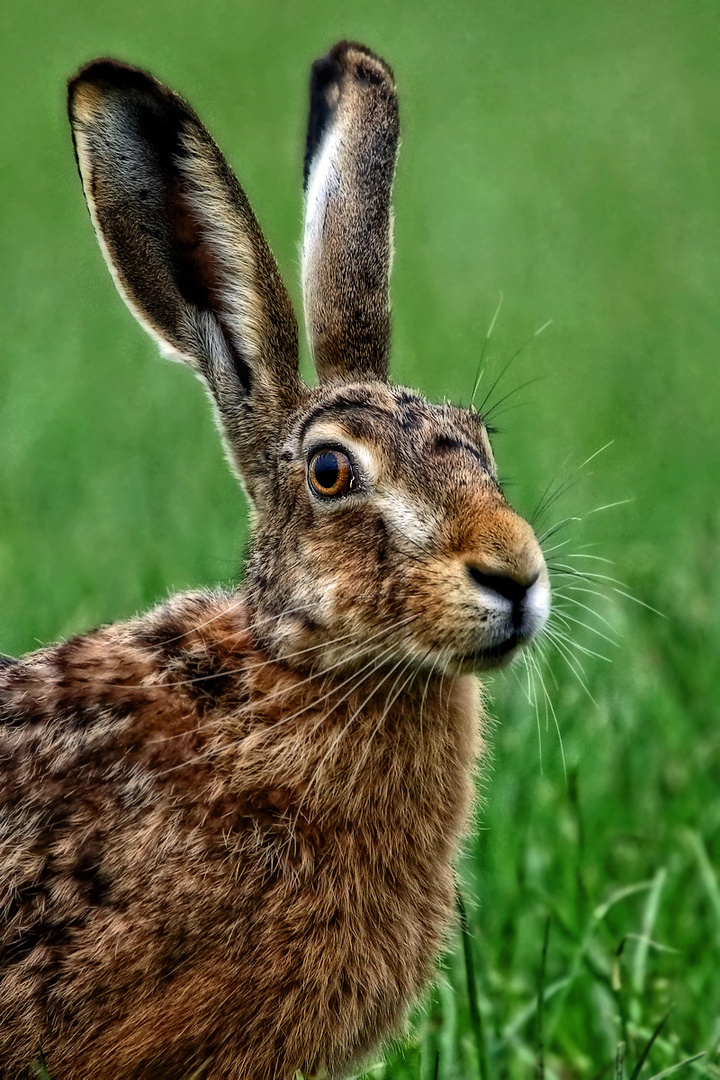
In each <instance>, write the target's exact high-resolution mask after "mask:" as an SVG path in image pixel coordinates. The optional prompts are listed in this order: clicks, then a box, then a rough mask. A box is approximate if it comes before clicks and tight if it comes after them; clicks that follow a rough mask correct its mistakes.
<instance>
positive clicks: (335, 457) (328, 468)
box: [308, 450, 353, 499]
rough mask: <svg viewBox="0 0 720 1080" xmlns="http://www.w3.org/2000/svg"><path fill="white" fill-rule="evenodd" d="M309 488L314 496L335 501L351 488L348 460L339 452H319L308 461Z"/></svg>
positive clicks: (350, 469) (351, 481) (350, 467)
mask: <svg viewBox="0 0 720 1080" xmlns="http://www.w3.org/2000/svg"><path fill="white" fill-rule="evenodd" d="M308 479H309V481H310V487H311V488H312V489H313V491H314V492H315V494H316V495H320V496H322V497H323V498H325V499H335V498H337V497H338V496H340V495H346V494H347V492H348V491H350V488H351V487H352V486H353V473H352V466H351V464H350V459H349V458H348V457H347V455H346V454H343V452H342V451H341V450H320V451H319V452H318V453H317V454H315V455H314V456H313V458H312V460H311V461H310V468H309V470H308Z"/></svg>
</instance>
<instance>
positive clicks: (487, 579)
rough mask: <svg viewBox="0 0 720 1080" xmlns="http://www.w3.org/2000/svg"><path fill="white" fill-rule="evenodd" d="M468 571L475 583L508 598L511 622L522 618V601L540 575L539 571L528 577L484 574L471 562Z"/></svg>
mask: <svg viewBox="0 0 720 1080" xmlns="http://www.w3.org/2000/svg"><path fill="white" fill-rule="evenodd" d="M467 568H468V573H469V575H470V577H471V579H472V580H473V581H474V582H475V584H476V585H479V586H480V587H481V588H483V589H487V590H488V591H489V592H494V593H496V594H497V595H498V596H502V597H504V598H505V600H509V601H510V603H511V604H512V606H513V622H516V621H519V620H521V619H522V602H523V600H524V599H525V597H526V596H527V594H528V592H529V591H530V589H531V588H532V587H533V585H534V584H535V582H536V581H537V579H538V578H539V577H540V574H539V572H537V573H535V574H533V575H532V576H529V577H525V576H523V577H512V576H511V575H510V574H486V573H485V571H484V570H480V569H479V568H478V567H477V566H473V565H472V564H471V563H468V564H467Z"/></svg>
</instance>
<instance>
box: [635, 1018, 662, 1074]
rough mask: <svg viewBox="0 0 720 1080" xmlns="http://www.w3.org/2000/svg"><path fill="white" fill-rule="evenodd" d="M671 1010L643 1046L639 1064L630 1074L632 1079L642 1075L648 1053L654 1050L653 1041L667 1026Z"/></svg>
mask: <svg viewBox="0 0 720 1080" xmlns="http://www.w3.org/2000/svg"><path fill="white" fill-rule="evenodd" d="M671 1011H672V1010H670V1009H668V1011H667V1012H666V1013H665V1015H664V1016H663V1018H662V1020H661V1021H660V1023H659V1024H658V1025H657V1027H656V1028H655V1030H654V1031H653V1033H652V1035H651V1036H650V1038H649V1039H648V1041H647V1042H646V1043H645V1046H644V1048H643V1052H642V1053H641V1055H640V1057H639V1058H638V1060H637V1064H636V1066H635V1068H634V1069H633V1071H632V1073H631V1074H630V1080H638V1077H639V1075H640V1070H641V1069H642V1067H643V1065H644V1064H645V1062H646V1061H647V1057H648V1054H649V1053H650V1051H651V1050H652V1047H653V1043H654V1042H655V1040H656V1039H657V1037H658V1035H659V1034H660V1032H661V1031H662V1029H663V1028H664V1027H665V1023H666V1021H667V1018H668V1016H669V1015H670V1012H671Z"/></svg>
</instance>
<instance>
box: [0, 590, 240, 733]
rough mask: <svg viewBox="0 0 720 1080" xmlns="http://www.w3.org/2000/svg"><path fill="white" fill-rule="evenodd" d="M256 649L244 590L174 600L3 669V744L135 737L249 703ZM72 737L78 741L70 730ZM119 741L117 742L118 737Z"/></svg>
mask: <svg viewBox="0 0 720 1080" xmlns="http://www.w3.org/2000/svg"><path fill="white" fill-rule="evenodd" d="M253 652H254V649H253V645H252V642H251V639H250V634H249V632H248V628H247V620H246V616H245V607H244V602H243V600H242V597H241V596H240V595H239V594H237V593H226V592H197V593H187V594H184V595H179V596H176V597H173V598H172V599H171V600H169V601H167V602H166V603H164V604H162V605H161V606H159V607H157V608H155V609H154V610H153V611H150V612H148V613H147V614H145V615H143V616H141V617H139V618H136V619H133V620H130V621H128V622H123V623H117V624H114V625H111V626H105V627H101V628H99V629H97V630H93V631H91V632H90V633H87V634H82V635H79V636H77V637H74V638H71V639H69V640H68V641H65V642H62V643H61V644H58V645H54V646H51V647H49V648H44V649H40V650H38V651H37V652H34V653H30V654H28V655H27V656H25V657H22V658H20V659H19V660H15V661H12V660H8V661H7V662H3V663H2V665H0V738H2V739H3V740H7V739H8V738H9V739H10V740H11V741H15V740H16V739H18V738H21V739H27V738H29V737H31V738H32V739H33V740H35V739H41V740H42V741H43V742H44V743H46V744H48V745H49V744H51V743H53V742H56V741H57V740H58V739H63V740H65V741H66V742H67V741H68V739H73V738H74V740H75V741H77V738H79V737H80V736H81V733H82V734H84V736H85V737H87V736H88V734H89V733H92V737H93V740H94V742H95V745H96V747H97V745H98V740H99V739H100V740H102V739H103V733H105V735H106V736H107V738H108V739H110V740H111V735H112V733H113V732H114V733H115V735H117V734H118V732H119V731H120V729H122V730H126V731H129V730H132V731H133V733H134V738H135V739H136V740H137V739H138V737H140V736H141V733H142V730H143V729H144V728H145V727H148V728H150V729H152V730H153V731H155V732H156V733H159V732H161V731H162V730H163V729H168V728H173V727H177V725H178V724H184V725H187V724H188V722H189V723H190V725H192V721H193V719H194V718H196V717H197V716H200V717H204V716H206V715H207V714H208V713H209V712H212V711H213V710H215V709H217V708H224V709H225V710H229V709H232V708H233V707H234V706H236V705H237V704H238V699H240V698H242V696H243V693H244V690H243V678H242V673H243V671H244V669H245V667H246V666H247V664H248V658H249V657H250V656H251V655H252V654H253ZM73 732H74V733H75V735H74V736H73V735H72V733H73ZM111 741H112V740H111Z"/></svg>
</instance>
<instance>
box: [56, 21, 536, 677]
mask: <svg viewBox="0 0 720 1080" xmlns="http://www.w3.org/2000/svg"><path fill="white" fill-rule="evenodd" d="M70 119H71V123H72V127H73V133H74V137H75V146H76V152H77V158H78V163H79V167H80V173H81V176H82V181H83V185H84V189H85V195H86V198H87V201H88V205H89V207H90V212H91V215H92V218H93V222H94V224H95V228H96V230H97V233H98V237H99V239H100V244H101V247H102V249H103V252H104V254H105V256H106V258H107V261H108V263H109V266H110V269H111V271H112V273H113V276H114V278H115V281H116V284H117V286H118V288H119V290H120V292H121V294H122V295H123V297H124V299H125V300H126V302H127V304H128V306H129V307H130V308H131V310H132V311H133V313H134V314H135V315H136V317H137V318H138V319H139V320H140V321H141V322H142V324H143V325H144V326H145V327H146V329H148V330H149V331H150V332H151V333H152V334H153V335H154V336H155V337H156V338H157V339H158V340H159V341H160V343H161V345H162V347H163V349H164V351H166V352H167V353H169V354H170V355H172V356H175V357H176V358H179V359H182V360H184V361H186V362H187V363H189V364H190V365H191V366H192V367H193V368H194V369H195V371H196V372H197V373H198V374H199V375H200V376H201V377H202V379H203V380H204V382H205V383H206V385H207V387H208V388H209V391H210V394H211V396H212V399H213V401H214V403H215V407H216V411H217V416H218V420H219V424H220V427H221V429H222V431H223V434H224V437H225V442H226V445H227V449H228V453H229V456H230V459H231V461H232V462H233V464H234V465H235V467H236V468H237V470H238V472H239V474H240V476H241V477H242V479H243V480H244V483H245V487H246V490H247V492H248V495H249V497H250V500H251V501H252V504H253V506H254V527H253V541H252V548H251V555H250V559H249V563H248V567H247V595H248V600H249V603H250V608H251V611H252V613H253V618H254V626H255V631H256V633H257V635H258V637H259V638H260V640H261V642H262V643H263V644H264V646H265V647H266V648H268V649H269V650H270V651H271V652H272V653H273V654H274V655H277V656H284V657H286V658H287V659H288V660H289V661H291V662H294V663H297V664H301V665H303V666H311V665H316V664H318V665H322V666H323V667H327V666H328V665H331V664H332V665H336V666H337V667H338V668H339V669H342V668H343V667H348V668H350V667H353V666H355V665H357V664H358V663H360V662H364V661H365V660H367V659H368V658H371V659H374V660H379V661H385V660H387V661H388V662H390V663H393V664H395V663H398V662H399V661H404V660H407V661H408V662H409V663H412V662H415V663H416V664H417V665H418V666H420V667H423V668H426V669H429V668H431V667H433V666H436V667H437V668H438V669H446V668H448V667H449V668H452V669H454V670H459V669H463V668H469V667H472V668H477V669H483V668H489V667H493V666H496V665H498V664H500V663H501V662H503V661H504V660H506V659H507V658H508V657H509V656H510V655H511V654H512V653H513V652H514V651H515V650H516V649H517V647H518V646H520V645H521V644H522V643H523V642H526V641H528V640H529V639H530V638H531V637H532V636H533V635H534V634H535V633H536V632H537V631H538V630H539V629H540V628H541V627H542V626H543V624H544V622H545V619H546V617H547V613H548V608H549V586H548V578H547V572H546V568H545V563H544V560H543V557H542V554H541V551H540V548H539V545H538V543H537V540H536V539H535V536H534V534H533V532H532V529H531V528H530V526H529V525H528V524H527V523H526V522H524V521H523V520H522V519H521V518H519V517H518V516H517V515H516V514H515V513H514V512H513V511H512V510H511V509H510V507H509V506H508V504H507V503H506V501H505V499H504V498H503V495H502V492H501V490H500V486H499V484H498V479H497V473H496V469H495V462H494V460H493V455H492V450H491V448H490V443H489V440H488V436H487V431H486V429H485V426H484V424H483V421H482V419H481V417H480V416H479V415H478V414H477V413H475V412H474V411H471V410H468V409H462V408H455V407H452V406H449V405H433V404H430V403H429V402H427V401H426V400H424V399H423V398H422V397H420V396H419V395H418V394H416V393H414V392H413V391H411V390H407V389H404V388H401V387H395V386H392V385H391V384H390V383H389V382H388V381H387V376H388V348H389V331H390V316H389V300H388V279H389V273H390V263H391V255H392V240H391V228H392V218H391V207H390V196H391V188H392V180H393V171H394V167H395V156H396V151H397V143H398V113H397V98H396V94H395V86H394V81H393V76H392V73H391V71H390V69H389V68H388V67H387V66H386V65H385V64H384V63H383V61H381V60H380V59H379V58H378V57H376V56H374V55H373V54H372V53H370V52H369V51H368V50H367V49H365V48H363V47H362V46H359V45H354V44H348V43H346V42H343V43H341V44H339V45H337V46H335V48H333V49H332V51H331V52H330V53H329V54H328V56H327V57H325V58H324V59H323V60H320V61H318V62H317V63H316V64H315V65H314V68H313V74H312V82H311V102H310V122H309V128H308V139H307V152H306V159H305V193H306V213H305V231H304V239H303V247H302V274H303V289H304V300H305V318H306V324H307V328H308V335H309V339H310V345H311V348H312V353H313V358H314V361H315V366H316V369H317V374H318V379H319V386H318V387H317V388H309V387H306V386H304V385H303V384H302V383H301V381H300V377H299V374H298V334H297V324H296V321H295V317H294V315H293V311H292V307H291V304H290V300H289V298H288V295H287V292H286V290H285V288H284V286H283V283H282V281H281V279H280V275H279V273H278V269H277V266H276V264H275V261H274V259H273V257H272V255H271V253H270V251H269V249H268V247H267V244H266V243H265V240H264V238H263V236H262V233H261V231H260V229H259V226H258V224H257V221H256V220H255V217H254V215H253V212H252V210H251V208H250V205H249V203H248V201H247V199H246V197H245V195H244V193H243V191H242V190H241V188H240V186H239V185H238V183H237V180H236V179H235V177H234V176H233V174H232V172H231V171H230V169H229V167H228V165H227V164H226V162H225V159H224V158H223V156H222V155H221V153H220V151H219V150H218V148H217V147H216V145H215V143H214V142H213V141H212V139H211V138H210V136H209V135H208V133H207V132H206V130H205V128H204V127H203V126H202V124H201V123H200V121H199V120H198V118H197V116H196V115H195V113H194V112H193V111H192V110H191V109H190V108H189V107H188V105H187V104H186V103H185V102H184V101H183V100H182V99H181V98H179V97H177V96H176V95H175V94H173V93H172V92H171V91H170V90H168V89H167V88H166V87H164V86H162V85H161V84H160V83H158V82H157V81H156V80H155V79H153V78H152V77H151V76H150V75H147V74H145V73H144V72H141V71H137V70H135V69H132V68H128V67H125V66H123V65H121V64H117V63H115V62H113V61H97V62H96V63H94V64H91V65H90V66H89V67H87V68H85V69H84V70H83V71H81V72H80V74H79V75H78V76H77V77H76V78H75V79H74V80H73V81H72V82H71V84H70Z"/></svg>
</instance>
